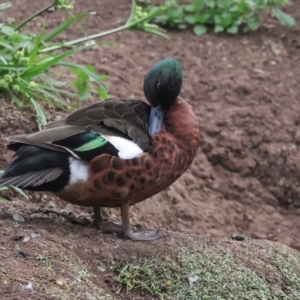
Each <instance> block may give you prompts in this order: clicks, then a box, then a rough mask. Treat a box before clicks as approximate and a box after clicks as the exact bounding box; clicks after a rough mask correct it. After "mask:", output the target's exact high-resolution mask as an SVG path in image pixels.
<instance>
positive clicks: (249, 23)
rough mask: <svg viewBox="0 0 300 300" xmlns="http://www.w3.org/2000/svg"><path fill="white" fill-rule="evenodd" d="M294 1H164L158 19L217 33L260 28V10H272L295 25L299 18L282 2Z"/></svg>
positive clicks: (146, 0)
mask: <svg viewBox="0 0 300 300" xmlns="http://www.w3.org/2000/svg"><path fill="white" fill-rule="evenodd" d="M139 2H141V3H144V5H145V7H146V8H147V9H149V10H152V9H153V7H155V5H152V4H151V1H149V0H139ZM286 4H290V1H289V0H190V1H186V2H183V3H182V1H178V0H164V1H163V4H161V6H162V7H163V8H164V10H163V11H164V13H162V14H160V15H159V16H157V17H156V18H155V19H154V22H156V23H157V24H160V25H162V26H169V27H173V28H178V29H185V28H187V27H188V26H192V28H193V31H194V33H195V34H197V35H201V34H204V33H206V32H207V30H208V28H210V27H212V28H213V29H214V31H215V32H224V31H226V32H228V33H231V34H236V33H238V30H239V28H240V27H242V28H243V29H244V31H248V30H254V31H255V30H257V29H258V28H259V26H260V18H259V12H260V11H271V13H272V15H273V16H274V17H276V18H277V19H278V20H279V22H280V23H281V24H282V25H285V26H292V25H294V24H295V20H294V19H293V18H292V17H291V16H289V15H287V14H286V13H284V12H283V11H282V10H281V9H280V5H286Z"/></svg>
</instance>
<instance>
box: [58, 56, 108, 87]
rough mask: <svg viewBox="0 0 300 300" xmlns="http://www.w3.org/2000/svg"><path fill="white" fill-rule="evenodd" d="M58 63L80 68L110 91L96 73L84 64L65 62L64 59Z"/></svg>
mask: <svg viewBox="0 0 300 300" xmlns="http://www.w3.org/2000/svg"><path fill="white" fill-rule="evenodd" d="M58 65H60V66H66V67H70V68H74V69H77V70H80V71H81V72H83V73H85V74H86V75H88V76H89V77H90V78H92V79H93V80H94V81H95V82H96V83H98V85H100V86H101V87H102V88H104V89H105V90H106V91H108V89H107V86H106V85H105V83H104V82H103V81H102V80H101V79H100V78H99V77H98V76H97V75H96V74H94V73H93V72H91V71H89V70H88V69H87V68H85V67H83V66H80V65H77V64H74V63H70V62H64V61H61V62H60V63H58Z"/></svg>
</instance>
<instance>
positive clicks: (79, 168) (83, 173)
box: [69, 157, 89, 184]
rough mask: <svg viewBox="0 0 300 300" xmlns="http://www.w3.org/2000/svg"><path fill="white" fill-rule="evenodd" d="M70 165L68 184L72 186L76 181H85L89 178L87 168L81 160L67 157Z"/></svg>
mask: <svg viewBox="0 0 300 300" xmlns="http://www.w3.org/2000/svg"><path fill="white" fill-rule="evenodd" d="M69 163H70V173H71V174H70V179H69V184H74V183H76V182H77V181H80V180H81V181H87V179H88V177H89V172H88V166H87V163H85V162H84V161H82V160H79V159H77V158H75V157H69Z"/></svg>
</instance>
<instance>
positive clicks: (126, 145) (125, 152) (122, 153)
mask: <svg viewBox="0 0 300 300" xmlns="http://www.w3.org/2000/svg"><path fill="white" fill-rule="evenodd" d="M102 136H103V137H104V138H105V139H106V140H107V141H108V142H110V143H111V144H112V145H113V146H114V147H115V148H116V149H117V150H119V153H118V155H119V157H120V158H122V159H132V158H135V157H138V156H140V155H141V154H143V153H144V151H143V150H142V149H141V148H140V147H139V146H138V145H137V144H135V143H134V142H133V141H129V140H127V139H123V138H121V137H119V136H109V135H102Z"/></svg>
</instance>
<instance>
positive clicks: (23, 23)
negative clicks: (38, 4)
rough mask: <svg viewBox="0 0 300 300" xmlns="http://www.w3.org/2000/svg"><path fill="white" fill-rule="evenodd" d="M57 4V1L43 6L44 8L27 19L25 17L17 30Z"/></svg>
mask: <svg viewBox="0 0 300 300" xmlns="http://www.w3.org/2000/svg"><path fill="white" fill-rule="evenodd" d="M53 6H55V1H54V2H53V3H51V4H49V5H47V6H45V7H43V8H42V9H40V10H39V11H37V12H35V13H34V14H33V15H31V16H29V17H28V18H27V19H25V20H24V21H22V22H21V23H20V24H19V25H18V26H17V27H16V28H15V30H19V29H21V28H22V27H23V26H24V25H26V24H27V23H28V22H30V21H31V20H32V19H34V18H35V17H37V16H39V15H40V14H42V13H43V12H45V11H47V10H48V9H50V8H51V7H53Z"/></svg>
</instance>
